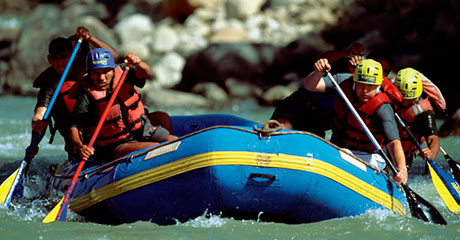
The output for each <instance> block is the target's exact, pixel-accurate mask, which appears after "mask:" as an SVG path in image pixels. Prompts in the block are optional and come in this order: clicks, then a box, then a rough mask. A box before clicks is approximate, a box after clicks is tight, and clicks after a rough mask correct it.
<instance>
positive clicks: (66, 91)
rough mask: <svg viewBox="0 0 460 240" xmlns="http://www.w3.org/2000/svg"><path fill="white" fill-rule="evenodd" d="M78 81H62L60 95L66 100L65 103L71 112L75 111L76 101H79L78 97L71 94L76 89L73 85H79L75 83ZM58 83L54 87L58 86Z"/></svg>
mask: <svg viewBox="0 0 460 240" xmlns="http://www.w3.org/2000/svg"><path fill="white" fill-rule="evenodd" d="M76 83H77V82H76V81H72V80H67V81H64V82H63V83H62V86H61V89H60V90H59V97H61V98H62V100H63V101H64V104H65V106H66V108H67V111H69V113H72V112H73V109H74V107H75V103H76V102H77V99H76V98H71V97H70V96H69V95H70V93H72V92H73V91H74V89H73V87H74V86H75V87H78V85H75V84H76ZM57 85H58V84H57V83H56V84H55V85H54V87H55V88H56V87H57Z"/></svg>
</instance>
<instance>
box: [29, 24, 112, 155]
mask: <svg viewBox="0 0 460 240" xmlns="http://www.w3.org/2000/svg"><path fill="white" fill-rule="evenodd" d="M79 38H81V39H82V40H84V41H86V42H84V43H83V44H82V47H81V48H80V49H79V52H78V53H77V55H76V57H75V60H74V64H73V65H72V67H71V68H70V70H69V73H68V75H67V76H66V78H65V81H64V83H63V85H62V87H61V89H60V91H59V95H58V98H57V100H56V104H55V106H53V109H52V111H51V117H52V118H53V119H54V124H55V126H53V127H51V129H50V131H51V135H52V136H51V139H50V143H51V142H52V139H53V137H54V133H55V131H56V129H57V130H58V131H59V133H60V134H61V135H62V137H63V138H64V141H65V151H66V152H67V154H68V160H69V161H71V162H75V161H78V159H76V156H77V155H76V150H75V148H74V147H73V145H72V143H71V141H70V139H69V129H70V115H71V113H72V111H73V108H74V106H75V101H76V97H77V96H78V89H79V88H80V86H81V85H83V84H84V83H83V81H79V79H80V78H81V77H82V76H83V74H82V72H81V70H79V68H81V65H82V64H83V65H85V59H82V58H81V57H79V56H81V55H82V54H85V55H86V54H87V52H88V49H89V45H88V42H90V43H91V44H92V45H93V46H95V47H107V48H109V49H111V51H112V52H115V50H114V49H113V48H111V47H110V46H109V45H108V44H107V43H105V42H103V41H102V40H99V39H98V38H96V37H94V36H92V35H91V33H90V31H89V30H88V29H87V28H85V27H83V26H80V27H78V28H77V30H76V32H75V34H74V35H72V36H71V37H69V38H68V39H66V38H62V37H58V38H55V39H53V40H52V41H51V42H50V44H49V47H48V48H49V50H48V51H49V53H48V57H47V59H48V62H49V64H50V67H48V68H47V69H45V70H44V71H43V72H42V73H40V75H39V76H38V77H37V78H36V79H35V80H34V82H33V87H35V88H39V89H40V90H39V93H38V95H37V103H36V106H35V112H34V116H33V117H32V130H33V131H34V132H39V133H43V132H44V131H45V129H46V128H47V126H48V124H49V123H51V118H48V121H42V119H43V117H44V114H45V112H46V110H47V108H48V105H49V103H50V99H51V97H52V96H53V94H54V90H55V89H56V86H57V84H58V82H59V79H60V77H61V75H62V74H63V72H64V69H65V67H66V65H67V62H68V61H69V58H70V55H71V53H72V50H73V48H74V46H73V45H72V42H73V40H72V39H74V40H76V39H79ZM82 62H83V63H82ZM43 135H44V134H42V136H43ZM37 151H38V147H37V148H36V150H35V153H36V152H37Z"/></svg>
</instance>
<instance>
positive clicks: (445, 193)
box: [428, 164, 460, 214]
mask: <svg viewBox="0 0 460 240" xmlns="http://www.w3.org/2000/svg"><path fill="white" fill-rule="evenodd" d="M428 167H429V169H430V174H431V180H432V181H433V185H434V188H435V189H436V191H438V194H439V196H441V199H442V201H443V202H444V204H446V206H447V208H448V209H449V211H451V212H453V213H457V214H458V213H460V206H459V205H458V203H457V201H455V199H454V197H453V196H452V194H451V193H450V192H449V190H448V189H447V187H446V186H445V185H444V183H443V182H442V180H441V178H440V177H439V176H438V174H437V173H436V171H435V170H434V169H433V168H432V167H431V165H430V164H428Z"/></svg>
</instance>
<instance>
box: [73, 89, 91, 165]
mask: <svg viewBox="0 0 460 240" xmlns="http://www.w3.org/2000/svg"><path fill="white" fill-rule="evenodd" d="M90 104H91V102H90V100H89V97H88V95H87V94H86V93H82V94H81V95H80V96H79V98H78V99H77V102H76V103H75V108H74V111H73V113H72V117H71V127H70V133H69V135H70V136H69V137H70V140H71V141H72V144H73V145H74V147H75V149H77V151H78V154H79V156H80V160H85V161H86V160H88V158H89V157H91V155H93V154H94V148H90V147H89V146H88V145H86V144H84V143H83V135H82V132H81V131H80V129H79V128H80V127H82V126H86V125H87V124H88V122H89V121H90V119H91V116H90Z"/></svg>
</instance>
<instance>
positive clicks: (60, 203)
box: [42, 198, 64, 223]
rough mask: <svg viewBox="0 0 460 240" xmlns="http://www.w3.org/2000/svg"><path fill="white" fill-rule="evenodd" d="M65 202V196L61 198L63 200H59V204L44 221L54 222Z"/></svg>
mask: <svg viewBox="0 0 460 240" xmlns="http://www.w3.org/2000/svg"><path fill="white" fill-rule="evenodd" d="M63 202H64V198H62V199H61V201H59V202H58V204H56V206H55V207H54V208H53V210H51V212H50V213H48V215H47V216H46V217H45V218H44V219H43V221H42V222H43V223H49V222H54V221H56V220H58V219H56V218H57V215H58V214H59V210H60V209H61V206H62V203H63Z"/></svg>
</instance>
